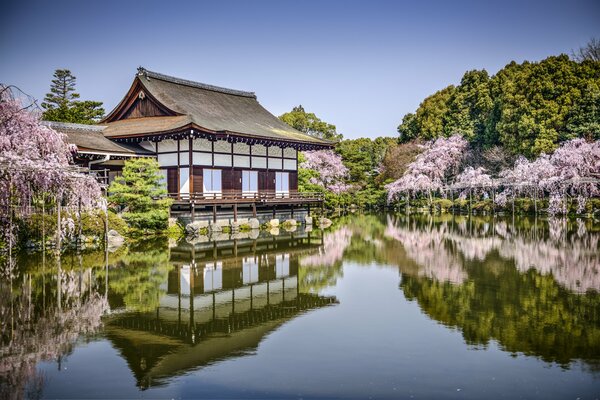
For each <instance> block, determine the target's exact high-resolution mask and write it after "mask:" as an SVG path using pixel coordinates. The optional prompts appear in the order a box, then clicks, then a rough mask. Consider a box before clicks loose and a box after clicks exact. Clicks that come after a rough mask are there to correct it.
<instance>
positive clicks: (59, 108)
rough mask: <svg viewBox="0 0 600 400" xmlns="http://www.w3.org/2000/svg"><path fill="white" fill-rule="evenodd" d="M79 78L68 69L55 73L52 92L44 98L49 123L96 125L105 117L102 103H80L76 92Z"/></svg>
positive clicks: (44, 117)
mask: <svg viewBox="0 0 600 400" xmlns="http://www.w3.org/2000/svg"><path fill="white" fill-rule="evenodd" d="M76 80H77V78H76V77H75V76H73V74H72V73H71V71H69V70H68V69H57V70H56V71H54V79H52V84H51V85H50V92H49V93H47V94H46V97H44V102H43V103H42V107H43V108H44V110H45V111H44V114H43V116H42V118H43V119H45V120H47V121H60V122H73V123H79V124H94V123H96V122H97V121H98V120H99V119H101V118H102V116H103V115H104V108H102V102H100V101H91V100H86V101H79V100H77V99H79V93H77V92H76V91H75V84H76Z"/></svg>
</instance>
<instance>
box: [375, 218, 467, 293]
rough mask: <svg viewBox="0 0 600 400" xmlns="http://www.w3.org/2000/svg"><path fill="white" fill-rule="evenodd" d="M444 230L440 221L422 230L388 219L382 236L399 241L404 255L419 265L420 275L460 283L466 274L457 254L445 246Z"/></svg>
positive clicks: (444, 227)
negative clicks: (438, 223)
mask: <svg viewBox="0 0 600 400" xmlns="http://www.w3.org/2000/svg"><path fill="white" fill-rule="evenodd" d="M447 230H448V227H447V226H446V225H444V224H441V225H439V226H431V225H430V226H429V229H426V230H421V229H419V228H418V227H417V226H416V225H414V224H413V225H410V224H408V226H406V227H402V226H399V225H396V224H394V223H393V222H392V219H391V218H388V223H387V227H386V229H385V233H384V235H385V236H386V237H388V238H391V239H395V240H397V241H399V242H400V243H402V245H403V247H404V250H405V251H406V255H407V256H408V257H409V258H411V259H412V260H413V261H415V262H416V263H417V264H418V265H419V267H420V269H419V275H420V276H425V277H427V278H431V279H435V280H437V281H440V282H450V283H455V284H460V283H462V282H464V281H465V279H466V278H467V274H466V272H465V271H464V269H463V266H462V263H461V260H460V259H459V258H458V256H457V255H456V254H454V253H453V252H452V251H451V249H449V248H447V247H446V245H445V238H446V236H447V233H448V232H447Z"/></svg>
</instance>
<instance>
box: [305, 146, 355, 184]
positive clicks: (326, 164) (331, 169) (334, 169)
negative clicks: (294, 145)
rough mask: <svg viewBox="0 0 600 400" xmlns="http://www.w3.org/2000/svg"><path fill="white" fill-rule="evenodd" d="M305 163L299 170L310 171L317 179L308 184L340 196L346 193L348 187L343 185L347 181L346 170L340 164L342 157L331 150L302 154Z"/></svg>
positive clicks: (314, 178)
mask: <svg viewBox="0 0 600 400" xmlns="http://www.w3.org/2000/svg"><path fill="white" fill-rule="evenodd" d="M304 156H305V157H306V161H305V162H303V163H302V164H301V165H300V168H305V169H310V170H313V171H315V172H317V173H318V175H319V176H318V177H313V178H311V179H310V183H312V184H315V185H319V186H322V187H324V188H325V189H327V190H329V191H331V192H333V193H336V194H340V193H343V192H347V191H348V190H349V189H350V185H348V184H346V183H345V180H346V179H348V168H346V166H345V165H344V164H343V163H342V157H340V156H339V155H338V154H336V153H335V152H333V151H332V150H318V151H309V152H306V153H304Z"/></svg>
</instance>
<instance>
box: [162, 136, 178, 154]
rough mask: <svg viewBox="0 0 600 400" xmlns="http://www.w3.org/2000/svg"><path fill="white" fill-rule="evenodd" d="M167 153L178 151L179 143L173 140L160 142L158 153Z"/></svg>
mask: <svg viewBox="0 0 600 400" xmlns="http://www.w3.org/2000/svg"><path fill="white" fill-rule="evenodd" d="M165 151H177V142H176V141H175V140H171V139H169V140H163V141H162V142H158V152H159V153H163V152H165Z"/></svg>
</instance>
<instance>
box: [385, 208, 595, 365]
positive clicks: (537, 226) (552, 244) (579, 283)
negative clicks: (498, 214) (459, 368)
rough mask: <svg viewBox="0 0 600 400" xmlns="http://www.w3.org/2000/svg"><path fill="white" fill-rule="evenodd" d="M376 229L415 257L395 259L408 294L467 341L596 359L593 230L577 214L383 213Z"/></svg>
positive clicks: (557, 357) (555, 357)
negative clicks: (383, 223)
mask: <svg viewBox="0 0 600 400" xmlns="http://www.w3.org/2000/svg"><path fill="white" fill-rule="evenodd" d="M586 231H587V233H586ZM385 235H386V236H387V237H388V238H393V239H395V241H398V242H399V243H402V246H403V248H404V251H405V255H406V256H408V257H409V258H410V259H412V260H413V261H415V262H416V263H417V265H418V272H417V273H415V272H414V271H412V270H411V271H407V272H408V273H405V272H406V271H404V263H402V262H400V263H399V266H400V270H401V271H402V272H403V273H402V283H401V288H402V290H403V291H404V294H405V296H406V297H407V299H409V300H417V301H418V303H419V306H420V307H421V309H422V310H423V312H425V313H426V314H427V315H429V316H430V317H432V318H433V319H435V320H437V321H440V322H442V323H444V324H445V325H448V326H451V327H456V328H459V329H460V330H461V331H462V334H463V336H464V338H465V341H466V342H467V343H469V344H472V345H487V343H488V342H489V341H490V340H497V341H498V343H499V344H500V346H501V347H502V348H503V349H504V350H506V351H511V352H522V353H524V354H528V355H535V356H539V357H541V358H542V359H543V360H545V361H548V362H557V363H560V364H562V365H563V366H568V364H569V363H570V362H571V361H572V360H575V359H581V360H584V361H586V362H587V363H588V364H590V365H591V366H592V368H596V364H597V362H598V359H600V295H599V294H598V293H597V292H596V291H598V290H599V289H600V281H599V276H598V275H599V269H600V252H599V251H598V244H599V238H598V233H596V232H589V230H588V229H587V228H585V227H582V222H577V221H576V222H575V223H567V222H565V221H554V220H551V221H549V222H548V223H546V222H543V221H535V220H534V221H533V222H532V221H529V220H522V221H519V222H508V223H507V222H505V221H502V220H499V219H477V218H471V219H469V218H463V217H457V218H454V219H444V220H437V219H435V218H430V217H425V218H419V217H417V218H414V217H411V218H410V219H406V220H397V221H394V220H392V219H389V220H388V225H387V228H386V231H385ZM398 254H399V255H402V253H398ZM401 258H402V257H399V259H401ZM457 271H458V272H457Z"/></svg>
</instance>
